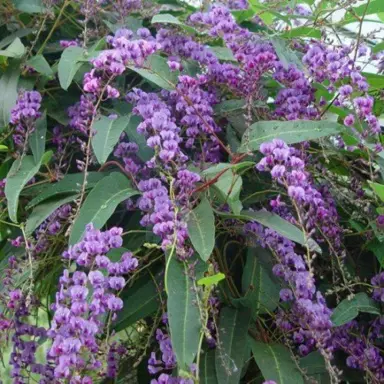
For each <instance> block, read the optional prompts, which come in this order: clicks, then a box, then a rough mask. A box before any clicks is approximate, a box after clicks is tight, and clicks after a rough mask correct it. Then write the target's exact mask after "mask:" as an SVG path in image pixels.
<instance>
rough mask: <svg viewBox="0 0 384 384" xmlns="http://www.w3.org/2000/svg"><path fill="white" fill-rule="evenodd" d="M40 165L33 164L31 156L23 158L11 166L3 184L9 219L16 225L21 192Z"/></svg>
mask: <svg viewBox="0 0 384 384" xmlns="http://www.w3.org/2000/svg"><path fill="white" fill-rule="evenodd" d="M39 168H40V164H35V161H34V159H33V156H24V157H23V158H22V159H21V160H20V159H17V160H15V161H14V163H13V164H12V167H11V169H10V170H9V172H8V175H7V182H6V184H5V197H6V198H7V201H8V215H9V218H10V219H11V220H12V221H13V222H14V223H17V208H18V204H19V196H20V192H21V190H22V189H23V188H24V186H25V185H26V184H27V183H28V181H29V180H31V179H32V177H33V176H34V175H35V174H36V172H37V171H38V170H39Z"/></svg>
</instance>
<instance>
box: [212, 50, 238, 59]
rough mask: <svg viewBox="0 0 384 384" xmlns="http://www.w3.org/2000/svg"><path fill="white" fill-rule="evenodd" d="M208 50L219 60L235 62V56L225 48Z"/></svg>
mask: <svg viewBox="0 0 384 384" xmlns="http://www.w3.org/2000/svg"><path fill="white" fill-rule="evenodd" d="M209 49H210V50H211V51H212V52H213V53H214V54H215V56H216V57H217V58H218V59H219V60H223V61H236V62H237V60H236V58H235V56H233V53H232V51H231V50H230V49H229V48H227V47H209Z"/></svg>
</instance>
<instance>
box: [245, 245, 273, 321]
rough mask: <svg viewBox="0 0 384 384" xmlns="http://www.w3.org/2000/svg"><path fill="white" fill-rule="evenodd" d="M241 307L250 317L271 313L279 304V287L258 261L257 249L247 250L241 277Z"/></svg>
mask: <svg viewBox="0 0 384 384" xmlns="http://www.w3.org/2000/svg"><path fill="white" fill-rule="evenodd" d="M242 290H243V293H244V297H243V298H242V303H243V305H245V306H247V307H248V308H251V309H252V315H253V316H255V315H257V314H260V313H268V312H271V311H273V310H274V309H275V308H276V307H277V306H278V304H279V292H280V287H279V286H278V285H277V284H276V283H275V282H274V281H273V280H272V279H271V277H270V276H269V274H268V272H267V271H266V270H265V268H264V266H263V265H262V264H261V262H260V260H259V259H258V254H257V248H249V249H248V251H247V262H246V264H245V267H244V271H243V277H242Z"/></svg>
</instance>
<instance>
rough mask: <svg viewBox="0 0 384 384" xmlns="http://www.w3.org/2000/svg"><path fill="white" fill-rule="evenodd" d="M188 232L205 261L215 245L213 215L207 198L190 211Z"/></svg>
mask: <svg viewBox="0 0 384 384" xmlns="http://www.w3.org/2000/svg"><path fill="white" fill-rule="evenodd" d="M188 234H189V237H190V239H191V242H192V245H193V247H194V248H195V250H196V251H197V253H198V254H199V255H200V257H201V259H202V260H204V261H207V260H208V259H209V256H211V254H212V251H213V248H214V246H215V216H214V215H213V211H212V207H211V204H209V201H208V200H207V199H203V200H202V201H201V203H200V204H199V205H198V206H197V207H196V208H195V209H193V210H192V211H191V212H190V214H189V218H188Z"/></svg>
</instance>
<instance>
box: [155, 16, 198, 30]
mask: <svg viewBox="0 0 384 384" xmlns="http://www.w3.org/2000/svg"><path fill="white" fill-rule="evenodd" d="M151 24H173V25H178V26H179V27H181V28H182V29H184V30H185V31H187V32H189V33H195V32H196V30H195V29H194V28H192V27H190V26H189V25H186V24H184V23H182V22H181V21H180V20H179V19H178V18H177V17H175V16H173V15H171V14H169V13H159V14H158V15H155V16H153V17H152V20H151Z"/></svg>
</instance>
